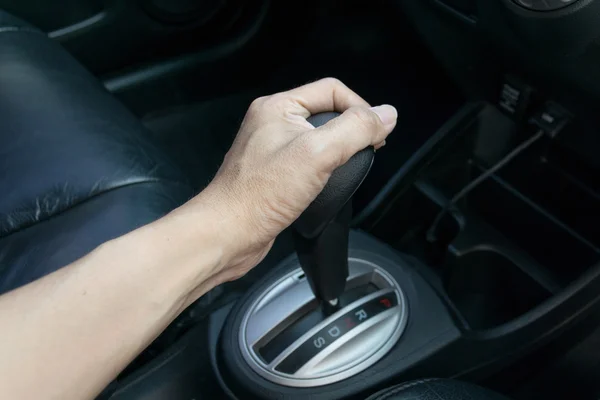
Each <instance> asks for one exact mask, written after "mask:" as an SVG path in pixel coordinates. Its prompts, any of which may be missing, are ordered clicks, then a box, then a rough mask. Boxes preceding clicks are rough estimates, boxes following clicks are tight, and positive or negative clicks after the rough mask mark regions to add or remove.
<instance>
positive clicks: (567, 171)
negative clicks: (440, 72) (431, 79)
mask: <svg viewBox="0 0 600 400" xmlns="http://www.w3.org/2000/svg"><path fill="white" fill-rule="evenodd" d="M508 92H511V91H508ZM511 93H512V92H511ZM506 100H507V99H506V98H505V97H504V98H503V100H501V101H500V102H499V103H498V105H494V104H491V103H470V104H466V105H465V106H464V107H463V108H462V109H461V110H460V111H459V112H457V113H456V115H455V116H454V117H453V118H451V119H450V120H449V121H448V122H447V123H446V124H445V125H444V126H443V127H442V128H441V129H440V130H439V131H438V132H437V133H436V134H435V135H434V136H433V137H431V138H430V139H429V141H428V142H427V143H426V144H425V145H424V146H422V147H421V148H420V149H419V150H418V151H417V152H415V154H414V155H413V156H412V157H411V158H410V159H409V160H408V161H407V162H406V163H405V164H404V165H402V166H401V168H400V169H399V170H398V171H397V173H396V174H395V176H394V177H393V178H392V179H391V180H390V181H389V182H388V184H387V185H386V186H385V187H384V189H383V190H382V191H381V192H380V193H378V194H377V195H376V196H374V198H373V200H372V202H371V204H369V205H368V206H367V207H366V208H365V209H364V210H361V212H360V213H358V214H357V215H355V217H354V219H353V226H354V229H352V230H351V231H350V234H349V240H348V236H347V232H348V230H347V228H344V226H345V225H344V224H345V223H347V222H349V220H346V219H344V218H340V217H339V216H340V215H341V214H342V211H343V207H342V206H343V204H344V203H345V200H344V199H343V198H347V197H348V196H351V194H352V192H353V190H349V191H348V190H347V191H341V192H336V194H335V195H333V196H327V199H321V200H319V203H320V204H321V209H320V210H317V211H315V210H313V211H312V212H315V213H314V214H313V216H314V215H318V216H319V217H318V218H312V219H309V220H306V219H301V220H299V221H300V222H301V224H303V225H302V226H301V227H299V225H296V226H295V229H296V231H297V232H303V233H304V237H303V239H302V240H307V239H306V238H310V240H312V241H313V242H312V245H310V246H307V247H303V248H302V250H301V251H300V253H301V257H300V258H299V257H298V256H297V255H296V254H293V255H290V256H289V257H288V258H287V259H286V260H284V261H283V262H282V263H280V265H279V266H278V267H277V268H275V269H273V270H272V271H271V272H270V273H269V274H268V275H267V276H265V277H263V278H262V279H261V280H260V281H259V282H258V283H257V284H255V285H254V286H252V287H251V288H250V289H249V290H248V291H247V292H246V293H245V294H244V295H243V296H242V297H241V298H239V299H236V300H235V301H232V302H230V303H227V304H224V305H223V307H222V308H220V309H218V310H217V311H215V312H213V313H212V314H211V315H209V316H208V317H207V318H206V320H205V321H206V323H203V324H198V325H196V326H195V327H194V328H193V329H191V330H190V331H189V332H188V333H187V334H186V335H184V336H183V337H182V338H181V339H179V340H178V341H177V342H176V343H175V344H174V345H172V346H170V347H169V348H168V350H167V351H165V352H164V353H163V354H161V355H160V356H159V357H157V358H156V359H155V360H153V361H152V362H151V363H149V364H148V365H146V366H145V367H144V368H142V369H141V370H140V371H137V372H136V373H134V374H133V375H132V376H131V377H129V378H128V380H127V381H126V383H124V384H122V385H121V386H120V387H119V389H118V390H116V391H115V392H113V393H112V394H111V396H110V398H112V399H138V398H145V397H144V396H143V395H140V393H144V391H146V392H148V393H152V395H155V394H156V393H167V394H169V397H170V398H175V397H176V398H188V397H194V398H219V397H228V398H243V399H275V398H285V399H305V398H311V399H364V398H366V397H367V396H368V395H370V394H372V393H374V392H376V391H377V390H378V389H381V388H384V387H387V386H389V385H391V384H396V383H400V382H403V381H407V380H411V379H416V378H426V377H453V378H461V379H464V380H471V381H482V380H487V382H486V383H487V384H488V385H491V386H494V385H493V379H492V378H494V377H498V376H502V377H503V379H504V381H505V382H514V381H515V380H516V379H519V378H522V377H523V376H522V374H527V372H523V371H527V367H526V366H527V365H529V364H528V363H533V362H536V361H537V362H538V363H539V360H537V359H536V357H538V356H539V355H540V354H548V349H549V348H551V347H552V346H555V345H556V344H557V343H567V344H566V346H568V342H569V340H574V339H572V337H574V335H579V336H578V337H580V336H581V335H585V334H586V332H589V331H590V330H591V329H594V328H595V327H597V326H598V325H599V324H600V318H599V317H598V316H599V315H600V302H599V300H600V263H599V262H600V236H599V235H598V234H597V226H598V225H599V224H600V220H599V217H598V215H599V214H598V212H597V210H598V209H600V196H599V195H598V193H599V189H600V188H599V187H598V182H600V180H599V179H598V178H599V174H598V170H596V169H594V168H591V167H589V165H587V164H586V163H584V162H581V160H580V159H579V158H577V157H574V156H573V153H572V152H570V151H569V149H568V147H567V146H565V145H564V142H563V137H568V136H570V135H571V133H570V132H572V131H573V130H580V129H582V128H581V127H580V126H578V124H577V120H576V119H573V118H572V116H571V114H570V113H567V112H565V110H564V109H562V108H561V107H560V106H558V105H557V104H554V103H545V102H540V103H538V106H536V107H533V109H532V110H530V111H527V112H526V114H527V118H526V119H524V120H523V119H520V120H519V121H515V119H514V114H511V113H510V112H508V110H507V109H506V107H505V106H506V104H507V103H506ZM502 104H504V106H503V105H502ZM509 108H510V107H509ZM517 108H518V107H517ZM375 162H377V160H376V159H375ZM366 170H367V171H368V168H367V169H366ZM361 173H365V172H364V171H363V172H361ZM360 181H361V179H358V180H356V181H355V182H354V183H353V184H354V185H356V184H357V183H358V184H360ZM354 190H355V189H354ZM339 193H342V195H341V196H342V198H338V200H337V201H338V203H336V204H337V205H336V206H335V207H331V208H328V206H327V204H332V203H331V199H335V198H336V196H338V195H339ZM344 196H346V197H344ZM324 209H326V210H329V211H327V212H324V211H323V210H324ZM336 215H337V216H336ZM307 221H309V222H307ZM311 221H312V222H311ZM315 221H316V222H315ZM332 221H333V222H332ZM344 221H346V222H344ZM320 222H323V224H321V223H320ZM332 223H333V225H331V224H332ZM311 224H312V225H311ZM328 224H329V225H328ZM336 224H338V227H337V228H336V229H335V230H334V231H333V232H329V234H328V235H330V236H328V237H327V240H326V241H325V242H320V240H321V239H319V238H320V237H321V236H319V235H320V233H318V232H321V233H322V232H323V231H322V230H319V229H321V228H323V226H335V225H336ZM340 224H341V225H340ZM311 227H319V229H316V228H315V229H312V228H311ZM344 238H345V239H344ZM345 240H347V242H345ZM298 243H299V242H298V241H297V243H296V244H297V246H300V245H299V244H298ZM319 243H321V244H323V243H327V244H329V245H331V246H333V245H332V243H338V244H336V245H335V246H340V247H339V248H342V249H343V251H336V250H334V249H332V251H326V252H325V253H326V254H327V255H328V256H327V257H330V258H323V257H325V256H324V255H323V254H322V251H323V248H322V247H319V245H318V244H319ZM340 243H341V244H340ZM339 248H338V247H336V249H338V250H339ZM340 254H342V255H343V260H342V259H340V258H339V255H340ZM324 260H325V261H324ZM332 263H335V264H336V267H335V268H334V269H335V271H337V272H335V273H331V274H327V273H323V271H325V270H327V269H328V266H329V265H333V264H332ZM319 271H320V272H319ZM332 271H333V270H332ZM328 282H329V283H331V285H328V284H327V283H328ZM340 282H341V283H340ZM332 288H340V289H339V291H338V290H337V289H335V290H334V289H332ZM208 360H210V362H208ZM515 365H519V366H520V368H511V367H512V366H515ZM490 382H491V383H490ZM172 393H177V394H178V396H175V397H173V396H172ZM186 396H187V397H186ZM202 396H205V397H202ZM148 398H150V397H148Z"/></svg>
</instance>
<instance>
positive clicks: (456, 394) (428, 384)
mask: <svg viewBox="0 0 600 400" xmlns="http://www.w3.org/2000/svg"><path fill="white" fill-rule="evenodd" d="M367 400H508V399H507V398H506V397H504V396H501V395H499V394H497V393H494V392H492V391H489V390H487V389H483V388H481V387H479V386H475V385H472V384H470V383H465V382H460V381H453V380H449V379H423V380H419V381H413V382H407V383H402V384H400V385H396V386H392V387H390V388H387V389H385V390H382V391H380V392H378V393H376V394H374V395H373V396H371V397H369V398H368V399H367Z"/></svg>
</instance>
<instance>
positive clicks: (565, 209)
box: [362, 106, 600, 330]
mask: <svg viewBox="0 0 600 400" xmlns="http://www.w3.org/2000/svg"><path fill="white" fill-rule="evenodd" d="M504 118H506V117H504V116H503V115H502V114H500V113H499V112H496V111H495V110H494V109H493V106H487V107H485V108H484V109H483V111H481V112H480V113H479V114H478V115H477V117H475V118H474V119H473V120H472V122H471V123H469V124H465V123H461V124H459V125H457V126H458V127H459V129H455V130H452V129H450V130H449V131H448V132H446V134H445V138H443V140H442V139H440V138H439V137H438V138H436V139H435V140H437V142H438V143H437V144H434V145H431V146H430V148H431V150H430V151H428V152H427V154H417V155H415V157H421V158H422V159H421V160H419V162H416V161H415V160H413V163H414V164H415V165H417V164H418V165H422V166H424V167H423V168H421V170H420V171H419V172H418V174H417V175H416V179H415V177H414V175H413V178H411V182H408V180H407V179H404V180H403V179H398V180H397V182H398V185H397V187H395V188H393V189H392V190H390V191H389V193H390V194H389V195H388V196H387V198H386V199H385V201H383V202H382V203H381V205H380V206H379V208H378V212H374V213H373V214H372V216H371V217H370V218H368V219H367V220H365V221H364V222H363V224H362V226H363V228H365V229H367V230H369V231H370V232H371V233H372V234H374V235H375V236H377V237H379V238H380V239H382V240H384V241H386V242H387V243H389V244H391V245H392V246H394V247H396V248H397V249H399V250H401V251H403V252H405V253H409V254H412V255H413V256H416V257H417V258H419V259H421V260H425V261H426V262H427V264H428V266H429V267H430V268H431V270H432V271H434V272H435V273H436V275H437V276H438V277H439V280H440V282H441V285H440V286H441V288H442V290H443V291H444V292H445V295H446V297H447V299H448V300H449V301H450V302H451V303H452V305H453V307H454V309H455V310H456V311H457V312H458V314H459V317H460V318H461V319H462V321H463V323H464V325H465V326H466V327H467V328H468V329H473V330H480V329H489V328H494V327H497V326H500V325H502V324H504V323H507V322H510V321H511V320H514V319H515V318H517V317H518V316H520V315H522V314H524V313H526V312H528V311H530V310H532V309H533V308H535V307H536V306H537V305H539V304H541V303H542V302H544V301H545V300H547V299H549V298H550V297H551V296H552V295H553V294H556V293H558V292H560V291H561V290H562V289H564V288H566V287H567V286H568V285H569V284H571V283H572V282H573V281H574V280H576V279H577V278H578V277H580V276H581V275H582V274H583V273H584V272H586V271H587V270H588V269H590V267H592V266H594V265H595V264H596V263H598V262H599V261H600V234H599V232H600V231H599V230H598V226H600V212H599V211H598V210H600V190H598V187H597V186H598V185H597V182H600V171H593V170H590V169H586V167H585V166H581V165H576V164H574V163H570V162H568V161H565V160H568V156H566V155H565V154H566V153H565V152H564V150H563V149H562V148H561V147H560V145H558V144H556V142H555V141H554V140H551V139H550V138H549V137H547V136H544V137H542V138H541V139H539V140H537V141H536V142H535V143H534V144H533V145H531V146H530V147H529V148H527V149H526V150H524V151H523V152H521V153H520V154H519V155H518V156H516V157H515V158H513V159H512V160H511V161H510V162H509V163H508V164H506V165H505V166H504V167H502V168H501V169H500V170H498V171H496V172H495V173H494V174H492V175H491V176H489V177H488V178H487V179H485V180H484V181H482V182H481V183H480V184H479V185H477V186H476V187H475V188H474V189H473V190H471V191H469V192H468V193H467V194H466V195H465V196H463V197H462V198H460V199H458V200H457V201H456V202H455V204H449V202H450V200H451V199H452V198H453V197H454V196H455V195H456V194H457V193H459V192H460V191H461V189H463V188H464V187H465V186H466V185H468V184H469V183H470V182H472V181H473V180H474V179H476V178H477V177H478V176H480V175H481V174H482V173H484V172H485V171H487V170H488V169H489V168H491V167H493V166H494V165H495V164H496V163H497V162H498V161H500V160H501V159H503V158H504V157H505V156H506V155H507V154H508V153H509V152H510V151H512V149H514V148H515V147H516V146H517V145H519V144H520V143H522V142H523V141H525V140H527V139H528V138H530V137H532V135H534V134H535V131H534V130H532V129H516V128H515V127H514V126H512V125H511V123H507V122H506V120H504ZM494 119H495V120H497V121H495V120H494ZM490 120H491V121H490ZM498 126H501V127H502V129H497V128H493V127H498ZM439 213H442V215H443V218H441V219H440V218H438V220H439V223H438V226H437V229H435V232H436V236H435V239H436V240H435V241H433V242H432V240H431V237H430V236H428V233H430V232H431V227H432V224H434V221H435V220H436V216H438V214H439Z"/></svg>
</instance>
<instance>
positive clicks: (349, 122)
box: [311, 105, 398, 168]
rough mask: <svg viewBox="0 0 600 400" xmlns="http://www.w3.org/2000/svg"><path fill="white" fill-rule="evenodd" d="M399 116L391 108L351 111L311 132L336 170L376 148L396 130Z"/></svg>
mask: <svg viewBox="0 0 600 400" xmlns="http://www.w3.org/2000/svg"><path fill="white" fill-rule="evenodd" d="M397 118H398V112H397V111H396V109H395V108H394V107H392V106H390V105H382V106H377V107H371V108H367V107H351V108H349V109H347V110H346V111H345V112H344V113H343V114H342V115H340V116H339V117H337V118H334V119H332V120H331V121H329V122H327V123H326V124H325V125H323V126H320V127H319V128H317V129H315V130H314V131H313V132H311V135H314V137H313V140H317V141H319V143H320V145H321V148H322V149H323V151H322V153H321V154H322V156H323V157H324V161H326V162H327V163H328V164H329V163H333V165H331V167H333V168H337V167H339V166H340V165H342V164H344V163H346V161H348V160H349V159H350V157H352V156H353V155H354V154H356V153H357V152H359V151H360V150H362V149H364V148H365V147H367V146H376V145H378V144H380V143H381V142H383V141H384V140H385V138H386V137H387V136H388V135H389V134H390V132H391V131H392V130H393V129H394V127H395V126H396V120H397Z"/></svg>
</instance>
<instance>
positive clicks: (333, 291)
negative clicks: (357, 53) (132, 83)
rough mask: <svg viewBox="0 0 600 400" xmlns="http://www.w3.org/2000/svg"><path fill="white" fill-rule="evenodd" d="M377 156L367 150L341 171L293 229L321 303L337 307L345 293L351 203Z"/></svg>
mask: <svg viewBox="0 0 600 400" xmlns="http://www.w3.org/2000/svg"><path fill="white" fill-rule="evenodd" d="M338 115H340V114H339V113H335V112H329V113H322V114H316V115H313V116H311V117H310V118H308V119H307V120H308V122H310V123H311V124H312V125H313V126H314V127H315V128H316V127H319V126H321V125H323V124H325V123H327V122H328V121H330V120H331V119H333V118H335V117H337V116H338ZM374 155H375V150H374V149H373V147H367V148H366V149H364V150H361V151H359V152H358V153H356V154H355V155H354V156H353V157H351V158H350V160H348V162H347V163H346V164H344V165H342V166H340V167H339V168H337V169H336V170H335V171H334V172H333V174H332V175H331V177H330V178H329V181H328V182H327V185H325V188H324V189H323V191H322V192H321V193H320V194H319V195H318V196H317V198H316V199H315V200H314V201H313V202H312V203H311V204H310V206H308V208H307V209H306V210H305V211H304V212H303V213H302V215H300V217H299V218H298V219H297V220H296V222H294V224H293V225H292V226H293V229H294V239H295V245H296V252H297V253H298V259H299V261H300V266H301V267H302V269H303V270H304V273H305V274H306V278H307V279H308V281H309V283H310V287H311V288H312V291H313V293H314V294H315V296H316V297H317V299H320V300H322V301H325V302H327V303H329V304H330V305H336V303H337V299H338V298H339V296H340V295H341V294H342V293H343V292H344V288H345V285H346V279H347V277H348V235H349V233H350V221H351V218H352V202H351V199H352V196H353V195H354V193H355V192H356V190H357V189H358V188H359V187H360V185H361V184H362V182H363V181H364V179H365V178H366V176H367V174H368V173H369V170H370V169H371V165H372V164H373V158H374Z"/></svg>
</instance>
